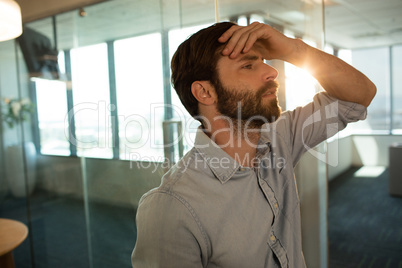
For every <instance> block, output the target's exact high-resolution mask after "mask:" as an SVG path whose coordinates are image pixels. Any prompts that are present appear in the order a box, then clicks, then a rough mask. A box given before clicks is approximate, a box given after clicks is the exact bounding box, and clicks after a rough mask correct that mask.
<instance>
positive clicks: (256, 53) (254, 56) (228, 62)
mask: <svg viewBox="0 0 402 268" xmlns="http://www.w3.org/2000/svg"><path fill="white" fill-rule="evenodd" d="M221 52H222V49H220V51H219V58H218V62H217V67H218V69H222V68H225V67H231V66H232V67H236V66H237V65H239V64H242V63H244V62H246V61H257V60H258V61H259V60H262V59H263V57H262V53H261V50H260V46H256V45H254V46H253V47H252V48H251V50H250V51H248V52H247V53H241V54H240V55H238V56H237V57H236V58H235V59H232V58H230V57H229V56H223V55H222V53H221Z"/></svg>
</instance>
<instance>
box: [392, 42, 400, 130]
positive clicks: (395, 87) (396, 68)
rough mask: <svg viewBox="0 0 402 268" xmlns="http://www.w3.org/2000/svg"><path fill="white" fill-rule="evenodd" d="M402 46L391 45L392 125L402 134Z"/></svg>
mask: <svg viewBox="0 0 402 268" xmlns="http://www.w3.org/2000/svg"><path fill="white" fill-rule="evenodd" d="M401 74H402V46H401V45H399V46H394V47H392V79H393V81H392V102H393V103H392V108H393V111H392V112H393V114H392V120H393V121H392V127H393V133H395V134H402V76H401Z"/></svg>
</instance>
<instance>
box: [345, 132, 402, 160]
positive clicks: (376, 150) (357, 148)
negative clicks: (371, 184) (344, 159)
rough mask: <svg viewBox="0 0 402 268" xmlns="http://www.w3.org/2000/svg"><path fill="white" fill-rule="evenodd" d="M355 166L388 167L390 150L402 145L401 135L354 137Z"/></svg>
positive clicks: (353, 157) (353, 154) (353, 158)
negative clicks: (396, 145) (390, 147)
mask: <svg viewBox="0 0 402 268" xmlns="http://www.w3.org/2000/svg"><path fill="white" fill-rule="evenodd" d="M352 140H353V144H352V145H353V146H352V165H353V166H388V163H389V155H388V149H389V146H391V145H392V144H393V143H402V136H401V135H354V136H353V137H352Z"/></svg>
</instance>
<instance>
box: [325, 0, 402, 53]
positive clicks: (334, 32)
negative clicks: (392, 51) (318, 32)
mask: <svg viewBox="0 0 402 268" xmlns="http://www.w3.org/2000/svg"><path fill="white" fill-rule="evenodd" d="M325 29H326V40H327V42H329V43H332V44H334V45H337V46H339V47H341V48H342V47H346V48H361V47H373V46H384V45H394V44H402V0H331V1H328V4H327V5H326V7H325Z"/></svg>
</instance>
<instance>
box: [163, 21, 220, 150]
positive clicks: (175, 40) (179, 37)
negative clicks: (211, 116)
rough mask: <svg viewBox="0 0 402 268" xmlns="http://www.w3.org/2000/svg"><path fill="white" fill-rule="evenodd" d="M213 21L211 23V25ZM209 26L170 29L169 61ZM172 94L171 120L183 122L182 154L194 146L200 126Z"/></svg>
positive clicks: (174, 93)
mask: <svg viewBox="0 0 402 268" xmlns="http://www.w3.org/2000/svg"><path fill="white" fill-rule="evenodd" d="M212 23H213V21H212V22H211V24H212ZM209 25H210V24H202V25H197V26H191V27H183V28H180V29H172V30H170V31H169V60H170V61H171V60H172V57H173V55H174V53H175V52H176V50H177V47H178V46H179V45H180V44H181V43H182V42H183V41H184V40H186V39H187V38H188V37H189V36H190V35H192V34H193V33H196V32H197V31H199V30H201V29H202V28H205V27H207V26H209ZM171 92H172V106H173V118H175V119H178V120H181V121H182V122H183V128H184V135H183V146H184V152H187V151H189V150H190V149H191V148H192V147H193V144H194V140H195V133H196V130H197V128H198V126H199V125H200V123H199V121H197V120H194V119H193V117H192V116H191V115H190V114H189V113H188V112H187V110H186V108H184V106H183V104H182V103H181V101H180V99H179V96H177V93H176V91H175V90H174V89H173V87H171Z"/></svg>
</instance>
